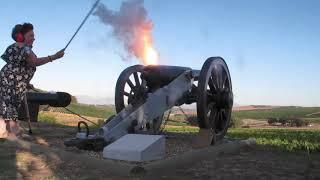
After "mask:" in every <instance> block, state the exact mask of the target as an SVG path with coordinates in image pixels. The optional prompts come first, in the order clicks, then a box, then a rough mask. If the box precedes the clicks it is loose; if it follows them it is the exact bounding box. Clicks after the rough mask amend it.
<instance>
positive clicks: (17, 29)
mask: <svg viewBox="0 0 320 180" xmlns="http://www.w3.org/2000/svg"><path fill="white" fill-rule="evenodd" d="M32 30H33V25H32V24H31V23H24V24H17V25H15V26H14V27H13V29H12V33H11V37H12V39H13V40H15V41H17V40H16V34H18V33H21V34H22V35H25V34H26V33H27V32H29V31H32Z"/></svg>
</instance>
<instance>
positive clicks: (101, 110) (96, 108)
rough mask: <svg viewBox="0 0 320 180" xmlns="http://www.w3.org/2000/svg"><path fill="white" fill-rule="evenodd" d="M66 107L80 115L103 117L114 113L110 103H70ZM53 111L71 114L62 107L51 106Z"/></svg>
mask: <svg viewBox="0 0 320 180" xmlns="http://www.w3.org/2000/svg"><path fill="white" fill-rule="evenodd" d="M67 108H68V109H70V110H71V111H73V112H75V113H77V114H80V115H82V116H91V117H97V118H103V119H105V118H108V117H110V116H111V115H114V114H115V108H114V106H111V105H87V104H79V103H71V104H70V105H69V106H68V107H67ZM53 111H56V112H63V113H68V114H71V113H70V112H69V111H67V110H66V109H64V108H53Z"/></svg>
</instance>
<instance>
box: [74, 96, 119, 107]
mask: <svg viewBox="0 0 320 180" xmlns="http://www.w3.org/2000/svg"><path fill="white" fill-rule="evenodd" d="M76 98H77V100H78V102H79V103H81V104H93V105H110V104H114V98H112V97H97V96H96V97H95V96H88V95H78V96H76Z"/></svg>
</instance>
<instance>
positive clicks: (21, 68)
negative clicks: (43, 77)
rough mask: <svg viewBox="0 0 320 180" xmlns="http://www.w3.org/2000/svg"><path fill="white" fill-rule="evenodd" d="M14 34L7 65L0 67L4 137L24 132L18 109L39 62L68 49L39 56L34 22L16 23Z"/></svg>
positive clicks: (6, 55)
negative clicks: (35, 47)
mask: <svg viewBox="0 0 320 180" xmlns="http://www.w3.org/2000/svg"><path fill="white" fill-rule="evenodd" d="M11 36H12V38H13V39H14V40H15V43H14V44H12V45H10V46H9V47H8V48H7V49H6V51H5V52H4V54H3V55H2V56H1V58H2V59H3V60H4V61H5V62H6V65H5V66H4V67H3V68H2V69H1V71H0V138H7V137H15V136H17V135H19V134H20V133H21V132H20V130H19V125H18V122H17V120H18V109H19V107H20V106H21V104H22V102H23V100H24V99H23V98H24V93H25V92H26V91H27V86H28V85H29V82H30V80H31V79H32V77H33V75H34V73H35V71H36V66H41V65H44V64H47V63H49V62H52V61H54V60H56V59H59V58H61V57H63V55H64V50H61V51H58V52H57V53H56V54H54V55H51V56H48V57H41V58H38V57H37V56H36V55H35V54H34V52H33V51H32V44H33V42H34V40H35V38H34V32H33V25H32V24H30V23H24V24H18V25H16V26H15V27H14V28H13V29H12V34H11Z"/></svg>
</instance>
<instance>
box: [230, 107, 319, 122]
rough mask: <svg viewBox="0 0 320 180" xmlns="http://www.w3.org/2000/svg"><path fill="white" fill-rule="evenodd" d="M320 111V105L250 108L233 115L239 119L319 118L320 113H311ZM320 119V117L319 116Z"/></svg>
mask: <svg viewBox="0 0 320 180" xmlns="http://www.w3.org/2000/svg"><path fill="white" fill-rule="evenodd" d="M316 112H320V107H294V106H290V107H279V108H273V109H266V110H248V111H235V112H233V116H234V117H236V118H239V119H267V118H270V117H273V118H290V117H296V118H319V117H320V114H315V115H310V116H308V115H309V114H312V113H316ZM319 119H320V118H319Z"/></svg>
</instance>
